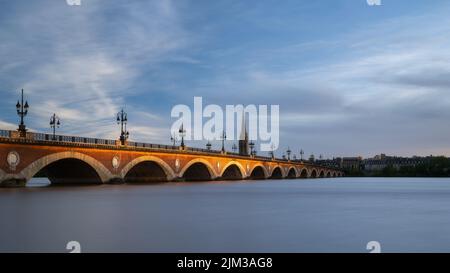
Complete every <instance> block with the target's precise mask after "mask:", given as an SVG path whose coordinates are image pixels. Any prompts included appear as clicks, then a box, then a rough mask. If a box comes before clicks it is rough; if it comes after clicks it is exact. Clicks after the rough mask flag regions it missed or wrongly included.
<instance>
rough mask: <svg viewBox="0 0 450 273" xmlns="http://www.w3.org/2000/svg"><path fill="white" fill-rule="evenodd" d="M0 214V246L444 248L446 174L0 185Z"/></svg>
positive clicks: (448, 208) (447, 241)
mask: <svg viewBox="0 0 450 273" xmlns="http://www.w3.org/2000/svg"><path fill="white" fill-rule="evenodd" d="M33 182H34V183H39V182H42V180H39V179H36V180H34V181H33ZM0 219H1V222H0V227H1V228H0V230H1V232H0V252H4V251H8V252H9V251H32V252H38V251H39V252H40V251H45V252H67V250H66V244H67V242H68V241H72V240H75V241H78V242H80V244H81V247H82V251H83V252H99V251H101V252H367V250H366V244H367V242H369V241H379V242H380V243H381V247H382V251H383V252H398V251H406V252H417V251H419V252H436V251H439V252H450V179H436V178H335V179H317V180H266V181H238V182H236V181H235V182H208V183H167V184H157V185H101V186H82V187H46V188H22V189H0Z"/></svg>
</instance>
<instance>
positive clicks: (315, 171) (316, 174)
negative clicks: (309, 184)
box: [309, 168, 318, 178]
mask: <svg viewBox="0 0 450 273" xmlns="http://www.w3.org/2000/svg"><path fill="white" fill-rule="evenodd" d="M317 176H318V173H317V170H316V169H315V168H313V169H311V170H310V172H309V177H310V178H317Z"/></svg>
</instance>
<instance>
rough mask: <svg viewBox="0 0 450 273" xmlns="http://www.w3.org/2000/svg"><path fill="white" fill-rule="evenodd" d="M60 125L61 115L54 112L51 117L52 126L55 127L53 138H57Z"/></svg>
mask: <svg viewBox="0 0 450 273" xmlns="http://www.w3.org/2000/svg"><path fill="white" fill-rule="evenodd" d="M60 125H61V121H60V120H59V117H58V116H57V115H56V114H53V115H52V116H51V117H50V128H52V129H53V136H52V140H56V128H59V126H60Z"/></svg>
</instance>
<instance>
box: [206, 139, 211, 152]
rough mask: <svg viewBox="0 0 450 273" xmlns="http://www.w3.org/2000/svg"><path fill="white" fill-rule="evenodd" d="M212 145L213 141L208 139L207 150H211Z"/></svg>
mask: <svg viewBox="0 0 450 273" xmlns="http://www.w3.org/2000/svg"><path fill="white" fill-rule="evenodd" d="M211 146H212V145H211V142H209V140H208V143H206V150H208V151H211Z"/></svg>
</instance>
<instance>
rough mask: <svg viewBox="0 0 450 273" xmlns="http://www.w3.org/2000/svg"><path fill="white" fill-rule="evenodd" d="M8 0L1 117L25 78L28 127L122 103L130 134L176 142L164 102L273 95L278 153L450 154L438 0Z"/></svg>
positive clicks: (84, 127)
mask: <svg viewBox="0 0 450 273" xmlns="http://www.w3.org/2000/svg"><path fill="white" fill-rule="evenodd" d="M325 5H326V6H327V8H324V6H325ZM3 6H4V8H3V9H2V10H1V11H0V22H1V23H2V24H3V25H5V26H8V27H7V28H4V29H2V30H0V38H1V39H2V41H4V43H3V44H2V50H1V53H0V54H1V59H2V60H3V62H2V63H1V64H0V71H2V73H0V94H1V95H2V100H1V102H0V107H1V108H2V109H4V115H3V116H2V118H0V126H1V127H2V128H4V129H16V128H17V120H18V119H17V115H16V113H15V111H14V110H15V109H14V106H15V101H16V100H17V98H18V96H19V92H20V90H21V89H22V88H24V90H25V94H26V97H27V99H28V101H29V103H30V113H29V115H28V116H27V118H26V123H27V125H28V127H29V128H31V129H33V130H36V131H41V132H42V131H45V132H49V131H50V127H49V125H48V121H49V118H50V116H51V115H52V114H53V113H56V114H57V115H58V116H59V117H60V118H61V122H62V128H61V129H60V130H59V132H60V133H61V134H70V135H83V136H92V137H102V138H117V137H118V135H119V129H118V128H117V126H116V124H115V116H116V113H117V112H118V111H120V109H121V108H122V107H124V108H125V110H126V111H127V112H128V113H129V131H130V138H131V139H133V140H137V141H145V142H152V143H170V142H171V141H170V131H169V130H170V125H171V123H172V122H173V121H174V120H173V119H172V118H171V117H170V110H171V108H172V107H173V106H174V105H176V104H180V103H182V104H187V105H192V100H193V97H194V96H197V95H200V96H202V97H203V98H204V100H205V102H206V103H208V104H218V105H221V106H225V105H226V104H244V105H246V104H279V105H280V134H281V135H280V149H279V150H278V152H277V154H278V155H281V154H282V153H283V152H284V151H285V150H286V149H287V148H288V147H290V148H291V149H292V150H293V152H295V153H296V154H297V156H298V153H299V151H300V149H303V150H304V151H305V157H308V156H309V154H311V153H314V154H315V155H316V157H317V158H318V156H319V154H323V156H324V157H325V158H327V157H328V158H331V157H333V156H336V157H338V156H357V155H358V156H359V155H360V156H363V157H372V156H374V155H376V154H380V153H389V154H395V155H399V156H412V155H421V156H427V155H430V154H433V155H447V156H448V155H450V143H448V136H450V129H449V128H447V126H446V123H445V122H446V121H447V120H448V117H449V115H450V112H449V110H447V109H448V108H449V107H448V106H450V101H449V100H448V99H447V98H446V96H445V95H446V90H447V88H449V87H450V83H449V82H448V80H447V79H446V77H447V76H448V75H449V74H450V66H449V65H448V63H446V61H447V60H448V59H450V50H449V49H447V48H445V45H446V44H448V39H449V38H447V37H448V35H447V34H448V33H449V30H450V27H449V24H447V23H448V21H449V19H447V18H446V14H445V12H444V10H446V8H448V7H449V3H445V2H444V1H434V2H433V3H423V2H421V1H395V2H394V1H388V0H385V1H383V4H382V6H368V5H367V3H366V1H363V0H361V1H333V2H331V3H328V2H326V3H325V2H322V3H314V2H312V1H287V2H283V3H281V4H280V3H278V4H277V5H274V3H270V1H269V2H264V3H259V4H255V3H251V4H250V3H249V4H246V3H243V2H227V3H212V2H210V1H202V2H198V1H197V2H189V1H188V2H183V3H180V2H172V1H151V2H146V3H127V2H125V1H124V2H115V3H107V4H106V3H105V1H82V5H81V6H68V5H67V4H66V3H65V1H39V2H38V3H29V2H26V1H14V2H12V1H10V2H8V3H6V4H4V5H3ZM311 14H314V15H311ZM348 14H351V16H349V15H348ZM344 15H345V16H344ZM112 18H114V21H111V19H112ZM93 128H95V130H94V129H93ZM204 144H206V140H205V141H203V142H188V143H187V145H192V146H197V147H204ZM231 145H232V143H231V142H230V143H228V144H227V146H228V150H231ZM214 146H215V148H216V149H220V141H216V142H215V143H214Z"/></svg>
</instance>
